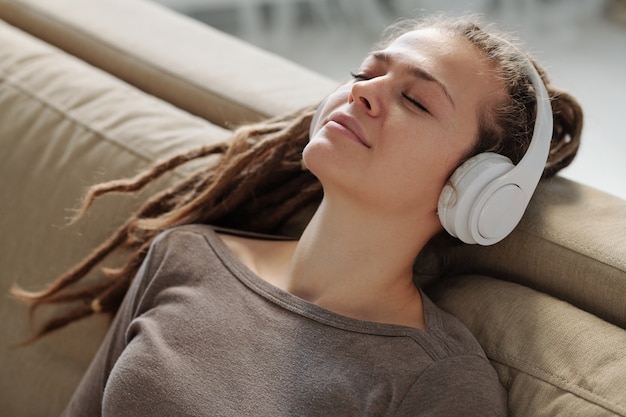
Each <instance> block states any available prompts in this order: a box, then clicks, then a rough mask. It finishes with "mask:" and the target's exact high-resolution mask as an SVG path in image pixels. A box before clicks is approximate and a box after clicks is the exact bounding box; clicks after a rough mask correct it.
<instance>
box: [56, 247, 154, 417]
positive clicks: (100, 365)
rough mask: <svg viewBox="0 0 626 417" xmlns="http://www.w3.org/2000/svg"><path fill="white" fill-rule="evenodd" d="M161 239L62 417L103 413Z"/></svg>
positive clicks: (129, 291)
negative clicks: (113, 371) (109, 382)
mask: <svg viewBox="0 0 626 417" xmlns="http://www.w3.org/2000/svg"><path fill="white" fill-rule="evenodd" d="M161 240H162V239H161V236H159V237H157V239H155V240H154V242H153V243H152V245H151V247H150V250H149V251H148V254H147V255H146V258H145V259H144V261H143V263H142V265H141V267H140V268H139V271H138V272H137V275H136V276H135V279H134V280H133V282H132V284H131V286H130V287H129V289H128V291H127V293H126V295H125V297H124V301H123V302H122V304H121V306H120V308H119V310H118V312H117V314H116V315H115V318H114V319H113V322H112V323H111V327H110V328H109V330H108V332H107V334H106V336H105V338H104V340H103V342H102V344H101V345H100V348H99V349H98V351H97V353H96V355H95V356H94V358H93V360H92V362H91V364H90V365H89V367H88V368H87V371H86V373H85V374H84V375H83V378H82V380H81V382H80V383H79V384H78V387H77V389H76V391H75V392H74V394H73V396H72V398H71V399H70V402H69V403H68V405H67V407H66V408H65V410H64V411H63V413H62V414H61V416H62V417H73V416H93V417H98V416H100V415H101V413H102V400H103V394H104V389H105V386H106V383H107V379H108V377H109V374H110V372H111V369H112V368H113V366H114V365H115V362H116V361H117V359H118V358H119V357H120V355H121V354H122V352H123V351H124V348H125V347H126V343H127V342H126V331H127V329H128V326H129V325H130V322H131V321H132V320H133V318H134V316H135V313H136V310H137V305H138V303H139V302H140V300H141V298H142V296H143V293H144V291H145V288H146V286H147V285H148V284H149V283H150V281H151V279H152V276H153V274H154V273H153V271H154V270H155V268H156V267H158V265H159V263H160V258H162V256H161V255H160V252H161V251H159V250H158V245H159V242H160V241H161Z"/></svg>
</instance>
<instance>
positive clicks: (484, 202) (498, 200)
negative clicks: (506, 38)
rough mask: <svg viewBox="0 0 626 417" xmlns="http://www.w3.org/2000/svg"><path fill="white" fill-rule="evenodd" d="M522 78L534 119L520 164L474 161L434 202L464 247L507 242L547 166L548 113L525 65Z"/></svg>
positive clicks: (487, 157)
mask: <svg viewBox="0 0 626 417" xmlns="http://www.w3.org/2000/svg"><path fill="white" fill-rule="evenodd" d="M526 72H527V74H528V76H529V78H530V81H531V83H532V85H533V87H534V89H535V97H536V100H537V116H536V119H535V127H534V130H533V136H532V140H531V142H530V146H529V147H528V150H527V151H526V154H525V155H524V157H523V158H522V160H521V161H520V162H519V163H518V164H517V166H515V165H513V163H512V162H511V160H510V159H509V158H507V157H505V156H503V155H500V154H497V153H491V152H485V153H481V154H478V155H476V156H473V157H472V158H470V159H468V160H467V161H466V162H465V163H463V164H462V165H461V166H460V167H459V168H457V169H456V171H454V173H453V174H452V176H451V177H450V179H449V181H448V184H446V185H445V186H444V188H443V190H442V192H441V195H440V197H439V204H438V215H439V220H440V221H441V224H442V225H443V227H444V229H445V230H446V231H447V232H448V233H450V234H451V235H452V236H455V237H457V238H459V239H460V240H462V241H463V242H465V243H478V244H480V245H492V244H494V243H497V242H499V241H500V240H502V239H504V238H505V237H506V236H508V235H509V233H511V232H512V231H513V229H514V228H515V226H517V224H518V223H519V221H520V220H521V218H522V215H523V214H524V211H525V210H526V207H527V206H528V203H529V202H530V198H531V197H532V194H533V192H534V191H535V188H537V184H538V183H539V180H540V179H541V174H542V172H543V170H544V167H545V165H546V161H547V160H548V153H549V152H550V141H551V139H552V127H553V120H552V107H551V105H550V100H549V98H548V92H547V91H546V87H545V85H544V84H543V81H542V80H541V77H540V76H539V74H538V73H537V70H536V69H535V67H534V66H533V64H532V63H531V62H530V61H529V60H527V63H526Z"/></svg>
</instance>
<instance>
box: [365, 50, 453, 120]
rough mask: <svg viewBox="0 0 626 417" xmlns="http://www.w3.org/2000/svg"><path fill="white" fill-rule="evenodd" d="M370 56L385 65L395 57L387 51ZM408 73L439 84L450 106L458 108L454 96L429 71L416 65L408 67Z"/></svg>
mask: <svg viewBox="0 0 626 417" xmlns="http://www.w3.org/2000/svg"><path fill="white" fill-rule="evenodd" d="M370 56H371V57H372V58H374V59H375V60H377V61H381V62H384V63H387V64H389V63H390V62H391V61H393V57H392V55H391V54H390V53H388V52H385V51H377V52H372V53H371V54H370ZM408 72H409V74H411V75H412V76H414V77H416V78H419V79H421V80H426V81H430V82H434V83H435V84H437V85H438V86H439V88H441V89H442V90H443V92H444V94H445V96H446V98H447V99H448V101H449V102H450V104H451V105H452V107H453V108H456V106H455V105H454V100H452V96H451V95H450V92H449V91H448V89H447V88H446V86H445V85H444V84H443V83H442V82H441V81H439V80H438V79H437V78H436V77H435V76H434V75H432V74H431V73H429V72H428V71H426V70H425V69H423V68H420V67H417V66H415V65H410V64H409V65H408Z"/></svg>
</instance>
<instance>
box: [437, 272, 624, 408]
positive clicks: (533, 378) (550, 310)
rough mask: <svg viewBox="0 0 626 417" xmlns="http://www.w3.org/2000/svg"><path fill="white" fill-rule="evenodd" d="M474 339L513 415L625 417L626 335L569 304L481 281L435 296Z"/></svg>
mask: <svg viewBox="0 0 626 417" xmlns="http://www.w3.org/2000/svg"><path fill="white" fill-rule="evenodd" d="M429 295H430V296H431V297H432V298H433V300H435V301H436V302H437V303H438V305H439V306H440V307H442V308H443V309H444V310H447V311H448V312H450V313H451V314H453V315H455V316H456V317H458V318H459V319H460V320H461V321H462V322H463V323H464V324H465V325H466V326H467V327H468V328H469V329H470V330H471V331H472V333H473V334H474V335H475V336H476V338H477V339H478V341H479V342H480V344H481V345H482V347H483V349H484V350H485V352H486V354H487V356H488V357H489V359H490V360H491V361H492V363H493V365H494V366H495V368H496V370H497V371H498V375H499V376H500V380H501V382H502V383H503V384H504V386H505V387H506V388H507V390H508V393H509V415H510V416H519V417H522V416H529V417H530V416H532V417H541V416H546V417H548V416H568V417H588V416H595V417H599V416H626V395H624V393H626V378H624V376H625V375H626V349H625V347H626V332H625V331H624V330H623V329H620V328H619V327H617V326H614V325H611V324H609V323H607V322H605V321H603V320H601V319H600V318H598V317H596V316H593V315H591V314H589V313H587V312H585V311H582V310H580V309H578V308H576V307H574V306H572V305H571V304H568V303H566V302H563V301H559V300H557V299H555V298H553V297H550V296H548V295H546V294H543V293H540V292H537V291H535V290H533V289H530V288H527V287H524V286H521V285H519V284H515V283H510V282H505V281H500V280H496V279H493V278H488V277H483V276H463V277H457V278H450V279H447V280H443V281H442V282H440V283H438V284H437V285H436V286H435V287H433V288H431V289H430V290H429Z"/></svg>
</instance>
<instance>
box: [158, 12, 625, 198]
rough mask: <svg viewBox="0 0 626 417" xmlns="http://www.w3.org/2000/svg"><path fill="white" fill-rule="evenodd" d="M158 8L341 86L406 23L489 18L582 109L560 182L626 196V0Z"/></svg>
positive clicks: (252, 71) (252, 73) (486, 19)
mask: <svg viewBox="0 0 626 417" xmlns="http://www.w3.org/2000/svg"><path fill="white" fill-rule="evenodd" d="M153 1H155V2H158V3H161V4H162V5H164V6H166V7H169V8H172V9H174V10H177V11H179V12H181V13H183V14H186V15H188V16H190V17H192V18H194V19H197V20H199V21H202V22H204V23H206V24H208V25H210V26H213V27H215V28H217V29H220V30H222V31H224V32H227V33H230V34H232V35H234V36H236V37H239V38H241V39H244V40H246V41H248V42H250V43H252V44H255V45H257V46H259V47H261V48H263V49H266V50H268V51H271V52H273V53H276V54H278V55H281V56H283V57H285V58H287V59H289V60H292V61H294V62H296V63H299V64H301V65H303V66H305V67H307V68H310V69H312V70H314V71H317V72H319V73H321V74H324V75H326V76H328V77H330V78H333V79H336V80H337V81H343V80H346V79H347V78H348V76H349V72H350V71H354V70H356V69H357V67H358V65H359V64H360V62H361V60H362V59H363V57H364V56H365V55H366V54H367V53H368V52H369V51H370V49H371V47H372V44H373V43H374V42H376V41H377V40H378V38H379V36H380V33H381V31H382V30H383V29H384V28H385V27H386V26H387V25H389V24H390V23H393V22H394V21H396V20H397V19H399V18H402V17H417V16H420V15H424V14H427V13H435V12H441V11H443V12H446V13H448V14H453V15H456V14H465V13H467V12H473V13H480V14H482V15H483V16H484V20H485V21H488V22H493V23H495V24H497V26H498V27H499V28H501V29H505V30H507V31H510V32H513V33H514V34H515V35H516V36H517V37H519V38H520V39H521V40H522V42H523V44H524V45H525V46H526V47H527V48H528V49H529V50H530V51H531V53H532V54H533V55H534V56H535V57H536V58H537V59H538V60H539V62H540V63H541V64H542V65H543V66H544V68H546V70H547V71H548V73H549V74H550V77H551V79H552V82H553V84H555V85H556V86H558V87H560V88H563V89H566V90H568V91H569V92H571V93H572V94H573V95H574V96H575V97H576V98H577V99H578V100H579V101H580V102H581V104H582V106H583V109H584V111H585V117H586V118H585V126H584V129H583V138H582V145H581V150H580V152H579V154H578V156H577V158H576V159H575V161H574V162H573V163H572V165H571V166H570V167H568V168H566V169H565V170H564V171H562V174H561V175H563V176H564V177H567V178H570V179H573V180H576V181H579V182H582V183H584V184H587V185H591V186H593V187H595V188H598V189H601V190H603V191H606V192H609V193H611V194H614V195H616V196H618V197H621V198H623V199H626V128H624V127H623V126H622V125H621V120H622V119H624V120H626V0H473V1H472V0H465V1H463V0H153ZM250 71H251V72H250V74H251V76H254V69H253V68H251V69H250Z"/></svg>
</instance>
